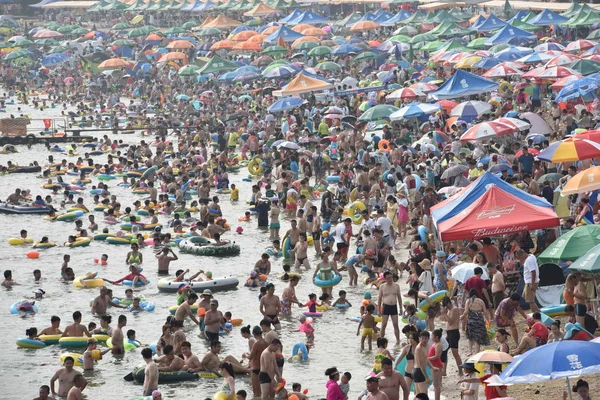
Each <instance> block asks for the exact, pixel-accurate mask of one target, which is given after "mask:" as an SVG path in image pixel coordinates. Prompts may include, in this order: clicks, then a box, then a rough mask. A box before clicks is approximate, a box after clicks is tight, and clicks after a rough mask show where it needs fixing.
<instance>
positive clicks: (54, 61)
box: [42, 53, 71, 67]
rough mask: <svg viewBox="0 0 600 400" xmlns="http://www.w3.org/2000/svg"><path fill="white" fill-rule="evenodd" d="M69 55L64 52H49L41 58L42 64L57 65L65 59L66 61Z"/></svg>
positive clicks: (47, 65) (46, 65) (45, 65)
mask: <svg viewBox="0 0 600 400" xmlns="http://www.w3.org/2000/svg"><path fill="white" fill-rule="evenodd" d="M70 58H71V57H70V56H68V55H66V54H65V53H54V54H50V55H48V56H46V57H44V58H43V59H42V65H43V66H44V67H51V66H53V65H58V64H60V63H63V62H65V61H68V60H69V59H70Z"/></svg>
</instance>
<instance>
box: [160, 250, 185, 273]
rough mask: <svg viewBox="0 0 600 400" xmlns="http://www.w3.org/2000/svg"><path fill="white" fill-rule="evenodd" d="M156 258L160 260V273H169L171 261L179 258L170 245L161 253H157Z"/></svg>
mask: <svg viewBox="0 0 600 400" xmlns="http://www.w3.org/2000/svg"><path fill="white" fill-rule="evenodd" d="M169 253H171V255H169ZM156 259H157V260H158V274H159V275H169V264H171V261H176V260H179V258H177V255H176V254H175V253H173V250H172V249H171V248H170V247H165V248H163V249H162V251H161V252H160V254H157V255H156Z"/></svg>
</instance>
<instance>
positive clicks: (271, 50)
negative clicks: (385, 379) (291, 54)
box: [260, 45, 288, 54]
mask: <svg viewBox="0 0 600 400" xmlns="http://www.w3.org/2000/svg"><path fill="white" fill-rule="evenodd" d="M287 51H288V49H287V48H285V47H283V46H277V45H275V46H269V47H267V48H266V49H264V50H263V51H261V52H260V53H261V54H281V53H287Z"/></svg>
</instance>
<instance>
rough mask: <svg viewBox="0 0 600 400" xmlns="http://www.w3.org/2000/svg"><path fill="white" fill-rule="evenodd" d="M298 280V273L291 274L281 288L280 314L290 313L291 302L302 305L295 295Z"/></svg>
mask: <svg viewBox="0 0 600 400" xmlns="http://www.w3.org/2000/svg"><path fill="white" fill-rule="evenodd" d="M299 282H300V277H299V276H298V275H292V276H291V277H290V282H289V283H288V285H287V287H286V288H285V289H283V293H282V294H281V301H280V304H281V314H282V315H292V304H297V305H298V307H304V304H302V303H300V301H299V300H298V298H297V297H296V286H298V283H299Z"/></svg>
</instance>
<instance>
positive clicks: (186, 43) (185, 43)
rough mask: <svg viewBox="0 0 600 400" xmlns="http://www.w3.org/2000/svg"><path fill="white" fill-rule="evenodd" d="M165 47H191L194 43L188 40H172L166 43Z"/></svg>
mask: <svg viewBox="0 0 600 400" xmlns="http://www.w3.org/2000/svg"><path fill="white" fill-rule="evenodd" d="M166 47H167V49H193V48H194V45H193V44H192V42H190V41H188V40H174V41H172V42H170V43H169V44H167V46H166Z"/></svg>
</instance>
